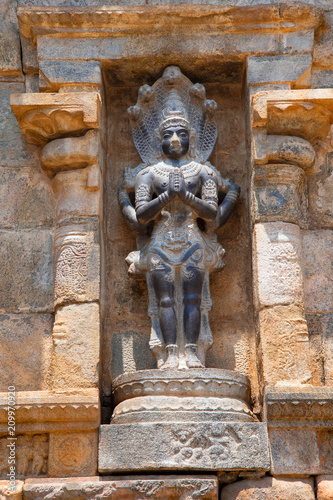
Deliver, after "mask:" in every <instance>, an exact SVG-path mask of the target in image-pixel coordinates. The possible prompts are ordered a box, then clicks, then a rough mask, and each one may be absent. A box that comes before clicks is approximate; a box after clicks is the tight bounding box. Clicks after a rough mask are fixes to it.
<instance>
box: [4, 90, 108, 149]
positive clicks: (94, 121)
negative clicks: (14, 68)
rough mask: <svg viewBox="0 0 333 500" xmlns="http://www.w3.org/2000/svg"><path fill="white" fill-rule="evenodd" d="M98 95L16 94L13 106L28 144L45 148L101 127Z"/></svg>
mask: <svg viewBox="0 0 333 500" xmlns="http://www.w3.org/2000/svg"><path fill="white" fill-rule="evenodd" d="M100 104H101V101H100V96H99V93H98V92H70V93H63V94H56V93H44V94H12V95H11V97H10V106H11V108H12V110H13V112H14V114H15V117H16V119H17V121H18V122H19V125H20V127H21V130H22V132H23V133H24V134H25V136H26V139H27V141H28V142H30V143H32V144H39V145H44V144H45V143H46V142H47V141H50V140H53V139H57V138H58V137H62V136H64V135H71V134H72V135H80V133H83V132H84V131H85V130H88V129H98V128H99V117H100Z"/></svg>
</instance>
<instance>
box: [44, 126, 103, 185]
mask: <svg viewBox="0 0 333 500" xmlns="http://www.w3.org/2000/svg"><path fill="white" fill-rule="evenodd" d="M98 149H99V136H98V133H97V132H96V131H94V130H89V131H88V132H87V133H86V134H85V135H84V136H82V137H68V138H65V139H55V140H54V141H51V142H49V143H48V144H47V145H46V146H44V148H43V150H42V154H41V158H40V160H41V165H42V167H43V169H44V170H45V171H46V172H47V173H48V175H49V176H50V177H53V176H54V175H55V174H57V173H58V172H62V171H64V170H76V169H81V168H85V167H88V166H90V165H94V164H97V163H98Z"/></svg>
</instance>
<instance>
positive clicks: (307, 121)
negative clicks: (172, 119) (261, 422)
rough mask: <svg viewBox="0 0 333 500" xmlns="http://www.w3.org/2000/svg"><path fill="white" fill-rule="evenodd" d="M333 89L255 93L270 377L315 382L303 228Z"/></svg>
mask: <svg viewBox="0 0 333 500" xmlns="http://www.w3.org/2000/svg"><path fill="white" fill-rule="evenodd" d="M332 97H333V94H332V92H331V91H322V90H276V91H266V92H258V93H257V94H255V95H254V96H253V97H252V99H251V123H252V163H253V173H252V218H253V223H254V239H253V243H254V257H253V258H254V270H255V276H254V289H255V296H256V307H257V312H258V330H259V335H260V343H261V351H262V370H263V373H262V376H263V379H264V381H265V382H266V384H267V383H268V384H272V385H274V384H280V383H289V384H302V383H310V382H311V371H310V355H309V336H308V329H307V322H306V318H305V314H304V309H305V305H304V283H303V277H302V269H301V260H302V256H301V253H302V247H301V232H300V230H299V227H301V228H302V227H306V224H307V209H306V208H307V204H306V195H305V189H304V176H305V173H306V171H307V170H308V169H310V168H311V167H312V166H313V163H314V161H315V151H314V148H313V145H312V144H311V142H312V143H313V142H314V141H318V140H320V139H323V138H324V137H326V135H327V133H328V131H329V129H330V126H331V123H332V121H333V120H332V103H333V101H332Z"/></svg>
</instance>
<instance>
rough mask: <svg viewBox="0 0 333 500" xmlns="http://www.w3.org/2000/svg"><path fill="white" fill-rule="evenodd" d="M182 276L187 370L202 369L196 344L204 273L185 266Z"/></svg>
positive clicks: (198, 332)
mask: <svg viewBox="0 0 333 500" xmlns="http://www.w3.org/2000/svg"><path fill="white" fill-rule="evenodd" d="M182 274H183V294H184V295H183V304H184V335H185V342H186V344H185V352H186V363H187V366H188V368H202V367H203V365H202V363H201V362H200V360H199V358H198V357H197V342H198V338H199V334H200V326H201V308H200V307H201V294H202V287H203V281H204V271H202V270H200V269H196V268H194V267H190V266H187V267H186V268H185V272H183V273H182Z"/></svg>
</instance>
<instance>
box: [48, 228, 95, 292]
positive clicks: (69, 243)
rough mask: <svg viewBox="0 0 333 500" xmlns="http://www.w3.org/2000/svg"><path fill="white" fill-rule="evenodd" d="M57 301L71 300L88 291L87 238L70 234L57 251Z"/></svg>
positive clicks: (55, 288) (55, 289) (55, 290)
mask: <svg viewBox="0 0 333 500" xmlns="http://www.w3.org/2000/svg"><path fill="white" fill-rule="evenodd" d="M56 252H57V256H56V272H55V287H54V294H55V299H56V300H57V299H62V300H63V301H66V300H70V299H71V298H73V297H76V296H77V295H82V294H84V293H85V292H86V290H87V267H88V266H87V243H86V241H85V236H84V235H80V234H76V235H75V234H69V235H68V236H65V238H64V241H63V244H60V245H59V246H58V247H57V249H56Z"/></svg>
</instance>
